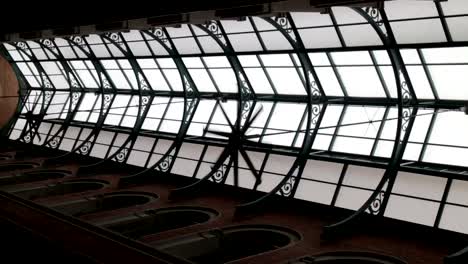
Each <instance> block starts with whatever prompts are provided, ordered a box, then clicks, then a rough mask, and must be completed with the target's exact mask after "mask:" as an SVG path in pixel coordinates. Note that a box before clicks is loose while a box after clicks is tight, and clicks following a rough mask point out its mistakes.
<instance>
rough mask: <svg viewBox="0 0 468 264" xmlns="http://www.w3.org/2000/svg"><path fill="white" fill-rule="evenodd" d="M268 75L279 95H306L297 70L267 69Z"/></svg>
mask: <svg viewBox="0 0 468 264" xmlns="http://www.w3.org/2000/svg"><path fill="white" fill-rule="evenodd" d="M267 71H268V74H269V75H270V78H271V80H272V81H273V84H274V86H275V88H276V91H277V92H278V93H282V94H305V93H306V91H305V88H304V85H303V84H302V81H301V79H299V75H298V73H297V71H296V70H295V69H292V68H267Z"/></svg>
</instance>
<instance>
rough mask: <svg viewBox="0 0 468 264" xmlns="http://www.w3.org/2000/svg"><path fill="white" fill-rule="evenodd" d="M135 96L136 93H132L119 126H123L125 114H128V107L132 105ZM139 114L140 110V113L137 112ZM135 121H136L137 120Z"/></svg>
mask: <svg viewBox="0 0 468 264" xmlns="http://www.w3.org/2000/svg"><path fill="white" fill-rule="evenodd" d="M134 96H135V95H130V98H129V99H128V103H127V107H125V110H124V112H123V113H122V116H121V117H120V121H119V124H118V126H119V127H122V122H123V120H124V118H125V116H126V115H127V112H128V108H129V107H130V106H131V103H132V100H133V97H134ZM138 107H139V106H138ZM139 114H140V111H138V114H137V115H139ZM135 122H136V120H135Z"/></svg>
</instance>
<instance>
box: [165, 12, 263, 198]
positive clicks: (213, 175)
mask: <svg viewBox="0 0 468 264" xmlns="http://www.w3.org/2000/svg"><path fill="white" fill-rule="evenodd" d="M196 26H197V27H198V28H200V29H201V30H202V31H204V32H206V33H207V34H208V35H209V36H210V37H211V38H213V40H214V41H215V42H216V43H217V44H218V45H219V46H220V47H221V48H222V50H223V51H224V53H225V54H226V57H227V59H228V61H229V64H230V65H231V67H232V69H233V71H234V73H235V76H236V81H237V86H238V93H237V119H236V122H235V124H233V125H232V126H231V124H230V126H231V128H232V129H235V130H236V131H232V133H239V135H238V136H239V137H240V136H241V135H244V134H245V132H246V130H247V129H248V127H249V126H250V122H249V121H248V120H250V119H251V118H252V115H253V112H254V110H255V106H256V100H255V99H256V95H255V91H254V90H253V88H252V86H251V84H250V81H249V78H248V77H247V74H246V73H245V71H244V68H243V67H242V66H241V63H240V61H239V59H238V58H237V56H236V55H233V54H235V53H234V48H233V47H232V45H231V43H230V41H229V38H228V36H227V34H226V32H225V30H224V28H223V26H222V25H221V23H220V22H219V21H216V20H212V21H209V22H207V24H206V25H196ZM250 101H252V103H251V102H250ZM218 104H219V102H218ZM219 106H220V107H221V109H222V106H221V105H219ZM222 111H223V113H224V110H222ZM224 114H225V113H224ZM225 117H226V118H228V117H227V116H226V114H225ZM227 121H228V122H229V120H227ZM243 121H244V123H242V122H243ZM240 140H241V139H240V138H237V137H234V136H233V137H230V138H229V139H228V144H227V145H226V146H225V147H224V150H223V151H222V152H221V154H220V156H219V157H218V159H217V161H216V162H215V164H214V165H213V166H212V168H211V171H210V172H208V173H207V174H206V175H205V176H203V177H202V178H201V179H199V180H198V181H196V182H194V183H192V184H190V185H187V186H184V187H181V188H177V189H174V190H172V191H171V193H170V198H172V199H173V198H177V197H181V196H188V195H193V194H194V193H196V192H197V191H198V190H199V189H200V188H201V187H202V185H203V184H204V183H205V182H207V181H209V180H213V181H214V182H216V183H225V181H226V179H227V176H228V175H229V171H230V169H231V168H232V167H233V166H234V167H235V168H234V186H238V178H239V175H238V162H239V156H238V155H239V151H240V152H241V155H242V156H243V157H244V159H245V160H246V163H247V165H248V167H249V169H250V170H251V172H252V174H253V175H254V177H255V179H256V180H255V186H258V185H259V184H260V182H261V178H260V176H259V175H258V173H257V171H256V170H255V167H254V166H253V163H252V162H251V161H250V158H249V157H248V155H247V153H246V152H245V150H244V149H243V147H242V143H241V141H240Z"/></svg>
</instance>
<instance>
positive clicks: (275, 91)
mask: <svg viewBox="0 0 468 264" xmlns="http://www.w3.org/2000/svg"><path fill="white" fill-rule="evenodd" d="M255 56H256V58H257V60H258V62H259V63H260V68H261V69H262V70H263V73H264V74H265V76H266V78H267V80H268V83H269V84H270V87H271V89H272V90H273V94H274V95H278V91H277V90H276V87H275V83H274V82H273V80H272V79H271V77H270V73H268V71H267V69H266V67H265V64H264V63H263V60H262V57H261V56H260V55H259V54H256V55H255ZM252 88H253V89H254V90H255V87H252Z"/></svg>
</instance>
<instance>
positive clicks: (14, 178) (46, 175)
mask: <svg viewBox="0 0 468 264" xmlns="http://www.w3.org/2000/svg"><path fill="white" fill-rule="evenodd" d="M70 174H71V172H70V171H67V170H40V171H30V172H25V173H21V174H18V175H7V176H0V185H6V184H18V183H27V182H36V181H44V180H50V179H59V178H63V177H65V176H67V175H70Z"/></svg>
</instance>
